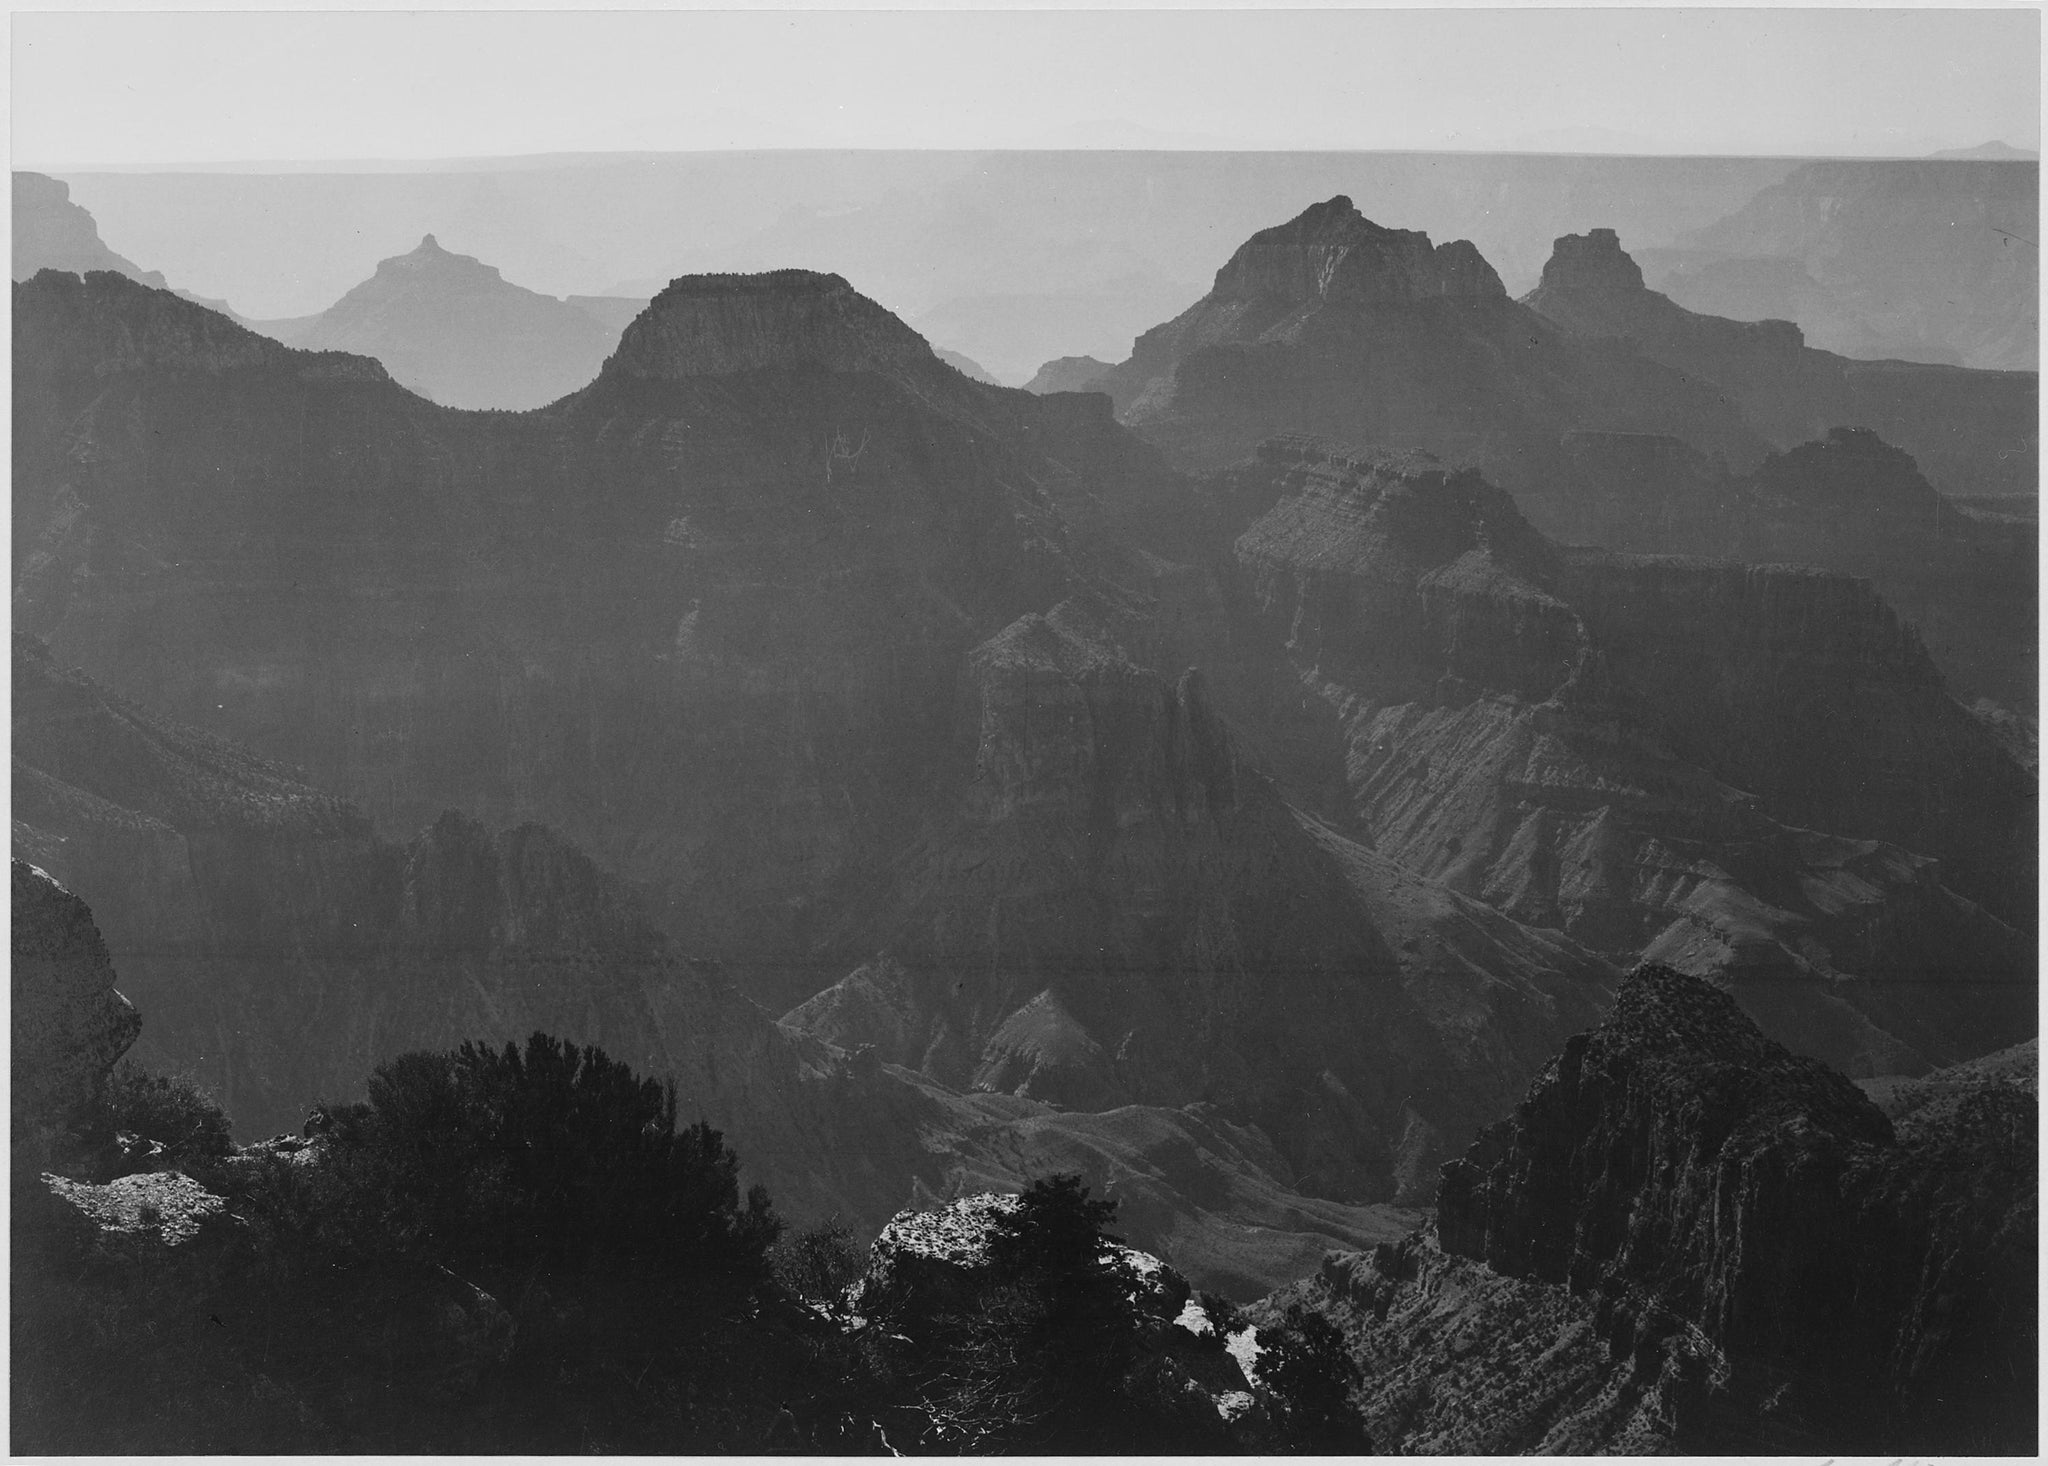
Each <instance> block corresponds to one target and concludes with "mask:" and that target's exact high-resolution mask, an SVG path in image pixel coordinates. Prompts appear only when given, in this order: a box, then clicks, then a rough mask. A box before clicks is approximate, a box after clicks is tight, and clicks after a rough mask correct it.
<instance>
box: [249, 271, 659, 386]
mask: <svg viewBox="0 0 2048 1466" xmlns="http://www.w3.org/2000/svg"><path fill="white" fill-rule="evenodd" d="M290 325H291V330H290V332H289V339H290V342H291V344H292V345H293V346H297V347H302V348H305V349H307V350H312V351H346V352H351V353H354V354H356V355H359V356H367V357H373V358H375V359H376V360H377V361H379V362H381V363H383V365H384V368H385V369H386V370H387V371H389V372H390V373H391V376H392V379H393V380H394V381H396V382H397V383H398V384H399V385H400V386H403V387H406V388H408V389H410V390H411V391H414V392H417V393H419V394H420V395H421V396H422V397H425V398H427V399H428V400H429V401H431V402H438V403H440V404H442V405H443V406H446V407H464V408H500V409H505V410H510V411H519V410H523V409H525V408H531V407H540V406H543V405H545V404H547V403H549V402H553V401H555V400H557V399H558V398H562V397H566V396H568V395H569V394H570V393H571V392H574V391H575V390H576V389H578V388H579V387H584V386H587V385H588V384H589V383H590V381H591V379H592V378H593V377H595V376H596V375H597V371H598V368H599V367H600V366H601V365H603V363H604V359H605V357H606V356H607V355H608V354H609V353H610V352H611V350H612V348H613V347H614V346H615V345H616V344H617V343H618V339H619V333H618V329H617V328H616V327H610V326H607V325H606V324H605V323H604V322H602V321H600V320H599V319H597V317H596V316H594V315H593V314H592V313H591V312H590V311H589V310H587V309H584V308H581V307H578V306H576V305H574V304H572V303H569V302H566V301H561V300H557V299H555V298H554V297H553V296H550V295H541V294H539V293H537V292H535V291H531V290H526V289H523V288H522V287H520V286H517V285H514V284H512V283H511V282H510V281H508V280H506V279H505V278H504V277H503V276H502V275H501V274H500V273H499V272H498V270H497V269H496V267H494V266H491V265H487V264H484V263H483V262H482V261H481V260H478V259H475V258H472V257H471V256H469V255H462V254H454V253H451V252H450V251H448V250H445V249H443V248H442V247H441V245H440V243H439V241H437V240H436V239H435V238H434V236H433V235H431V234H429V235H427V236H426V237H425V238H424V239H422V240H421V241H420V243H419V247H418V248H416V249H414V250H412V251H411V252H410V253H408V254H402V255H394V256H393V257H392V258H390V259H388V260H382V261H380V262H379V263H378V265H377V271H376V273H375V274H374V275H372V276H371V277H370V278H369V279H368V280H365V281H364V282H363V283H362V284H360V285H358V286H356V287H355V288H354V289H353V290H351V291H349V292H348V293H347V294H346V295H344V296H342V297H341V299H340V300H337V301H336V302H335V303H334V304H333V305H331V306H329V307H328V308H327V309H326V310H325V311H323V312H321V313H320V314H319V315H317V316H314V317H312V318H311V319H310V320H304V321H295V322H292V323H290Z"/></svg>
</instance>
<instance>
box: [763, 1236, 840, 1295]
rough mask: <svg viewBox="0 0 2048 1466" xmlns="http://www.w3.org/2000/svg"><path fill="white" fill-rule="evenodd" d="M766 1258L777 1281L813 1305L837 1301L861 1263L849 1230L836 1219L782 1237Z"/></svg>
mask: <svg viewBox="0 0 2048 1466" xmlns="http://www.w3.org/2000/svg"><path fill="white" fill-rule="evenodd" d="M769 1259H770V1262H771V1263H772V1265H773V1267H774V1269H775V1279H776V1281H777V1282H779V1283H781V1284H782V1286H783V1287H785V1288H787V1289H788V1290H789V1291H790V1292H791V1293H793V1294H795V1295H796V1296H797V1297H799V1298H804V1299H808V1300H810V1301H811V1302H813V1303H830V1302H833V1301H835V1300H837V1299H838V1298H839V1297H840V1295H841V1294H843V1293H845V1291H846V1290H847V1288H849V1287H850V1286H852V1284H853V1280H854V1279H855V1278H857V1277H859V1276H860V1272H861V1262H862V1258H861V1250H860V1248H859V1247H858V1246H856V1245H855V1243H854V1240H853V1232H852V1230H851V1229H849V1228H848V1227H847V1226H846V1225H845V1223H843V1222H841V1221H840V1220H839V1219H838V1218H837V1217H833V1218H832V1219H830V1220H829V1221H825V1222H820V1223H819V1224H818V1225H817V1226H815V1227H805V1228H804V1229H803V1230H802V1231H800V1232H795V1233H792V1234H791V1235H790V1236H788V1237H785V1238H783V1240H782V1241H780V1242H778V1243H776V1245H775V1248H774V1251H773V1252H771V1253H770V1254H769Z"/></svg>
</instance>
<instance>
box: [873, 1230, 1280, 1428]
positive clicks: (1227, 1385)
mask: <svg viewBox="0 0 2048 1466" xmlns="http://www.w3.org/2000/svg"><path fill="white" fill-rule="evenodd" d="M1016 1209H1017V1198H1016V1197H1014V1196H1008V1195H1000V1194H988V1193H984V1194H981V1195H976V1196H967V1197H962V1198H960V1199H959V1200H957V1201H954V1202H952V1203H950V1204H949V1205H947V1206H944V1207H940V1208H935V1209H933V1210H930V1211H907V1212H903V1213H900V1214H899V1215H898V1216H896V1217H895V1218H894V1219H893V1220H892V1221H891V1222H890V1223H889V1225H888V1226H886V1227H884V1228H883V1229H882V1232H881V1235H880V1236H878V1237H877V1238H876V1239H875V1242H874V1245H873V1247H871V1248H870V1249H869V1252H868V1262H867V1267H866V1269H865V1270H864V1271H863V1272H862V1274H861V1276H860V1277H859V1278H858V1279H856V1280H855V1282H854V1283H853V1285H852V1287H851V1288H850V1289H849V1291H848V1293H847V1298H846V1308H847V1309H848V1311H849V1313H850V1315H851V1319H852V1322H853V1326H854V1327H855V1328H856V1329H876V1330H879V1331H883V1332H886V1333H887V1334H889V1335H891V1336H893V1337H894V1338H896V1339H898V1340H900V1341H903V1342H905V1343H908V1344H910V1345H911V1346H912V1347H916V1346H917V1345H918V1344H919V1343H920V1342H921V1341H922V1340H923V1338H924V1337H925V1336H926V1335H927V1334H928V1333H929V1332H930V1330H931V1329H932V1326H933V1324H934V1323H936V1322H937V1321H938V1320H939V1319H940V1318H941V1317H942V1316H944V1315H948V1314H963V1313H966V1314H971V1313H973V1312H976V1311H978V1310H979V1309H980V1308H982V1307H984V1306H986V1304H987V1302H988V1299H989V1295H990V1294H991V1292H992V1291H993V1289H994V1287H995V1283H996V1278H995V1270H994V1269H993V1267H992V1266H991V1261H990V1255H989V1253H990V1243H991V1240H992V1238H993V1236H994V1233H995V1230H996V1226H997V1223H998V1222H999V1221H1000V1220H1001V1219H1003V1218H1005V1217H1008V1216H1010V1215H1011V1214H1013V1213H1014V1212H1015V1211H1016ZM1099 1261H1100V1266H1101V1267H1102V1269H1103V1270H1104V1272H1105V1273H1106V1274H1107V1275H1109V1276H1111V1277H1113V1278H1115V1279H1116V1282H1117V1286H1118V1290H1119V1292H1120V1294H1121V1298H1120V1303H1121V1307H1122V1308H1123V1309H1124V1310H1125V1311H1126V1314H1127V1317H1128V1321H1129V1323H1130V1324H1131V1325H1133V1326H1134V1327H1135V1330H1136V1333H1137V1338H1138V1350H1137V1354H1138V1357H1137V1358H1136V1359H1135V1360H1134V1361H1133V1362H1132V1363H1131V1365H1130V1369H1129V1375H1128V1378H1127V1379H1125V1380H1124V1381H1123V1382H1122V1385H1123V1388H1124V1389H1125V1390H1126V1391H1127V1392H1128V1393H1129V1395H1130V1396H1131V1397H1132V1399H1133V1400H1134V1401H1141V1402H1142V1403H1143V1405H1144V1406H1145V1407H1147V1408H1150V1409H1152V1410H1155V1411H1159V1412H1161V1414H1162V1415H1163V1417H1164V1418H1165V1419H1169V1420H1171V1421H1172V1422H1173V1424H1174V1426H1175V1427H1176V1428H1177V1429H1178V1430H1179V1431H1180V1433H1181V1434H1182V1435H1183V1437H1184V1438H1185V1440H1186V1442H1187V1445H1186V1447H1185V1448H1188V1449H1200V1448H1201V1446H1204V1445H1205V1446H1206V1447H1207V1448H1208V1449H1209V1450H1212V1451H1228V1452H1237V1451H1245V1450H1253V1451H1271V1450H1274V1449H1276V1448H1284V1447H1285V1446H1286V1445H1288V1444H1289V1443H1291V1442H1292V1441H1294V1440H1295V1437H1293V1436H1292V1435H1291V1433H1290V1431H1289V1429H1288V1424H1287V1416H1286V1409H1285V1406H1284V1405H1283V1404H1281V1403H1280V1402H1279V1401H1277V1400H1276V1399H1275V1398H1274V1394H1273V1391H1272V1390H1271V1389H1270V1388H1269V1387H1268V1386H1267V1385H1266V1384H1265V1383H1264V1382H1263V1381H1262V1380H1261V1379H1260V1375H1259V1370H1258V1366H1257V1360H1258V1358H1259V1355H1260V1353H1261V1347H1260V1340H1259V1331H1258V1329H1257V1328H1256V1327H1244V1328H1240V1329H1238V1330H1236V1331H1235V1332H1234V1333H1233V1332H1226V1329H1225V1328H1222V1327H1218V1324H1217V1322H1216V1321H1215V1320H1213V1319H1212V1318H1211V1316H1210V1314H1209V1311H1208V1309H1207V1308H1205V1306H1204V1304H1203V1301H1202V1299H1201V1298H1200V1297H1198V1296H1197V1295H1196V1294H1195V1291H1194V1289H1193V1288H1191V1287H1190V1286H1189V1283H1188V1280H1187V1279H1186V1278H1184V1277H1183V1276H1181V1274H1180V1273H1179V1272H1177V1271H1176V1270H1175V1269H1173V1268H1171V1267H1169V1266H1167V1265H1166V1264H1164V1263H1163V1262H1161V1261H1160V1260H1159V1259H1158V1258H1157V1257H1154V1256H1152V1255H1151V1254H1150V1253H1146V1252H1141V1251H1139V1250H1137V1249H1136V1248H1132V1247H1128V1246H1124V1245H1122V1244H1120V1243H1114V1242H1110V1243H1105V1244H1104V1246H1103V1248H1102V1251H1101V1253H1100V1254H1099ZM941 1347H943V1346H941Z"/></svg>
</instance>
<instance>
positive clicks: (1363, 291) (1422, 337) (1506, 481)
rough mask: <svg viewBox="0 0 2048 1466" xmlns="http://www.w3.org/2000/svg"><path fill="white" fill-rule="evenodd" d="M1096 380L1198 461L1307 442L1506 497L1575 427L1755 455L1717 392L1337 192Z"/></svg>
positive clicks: (1539, 476)
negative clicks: (1362, 449)
mask: <svg viewBox="0 0 2048 1466" xmlns="http://www.w3.org/2000/svg"><path fill="white" fill-rule="evenodd" d="M1101 386H1102V388H1103V389H1105V390H1107V391H1109V392H1110V394H1111V395H1112V396H1113V397H1114V398H1115V400H1116V403H1117V407H1118V411H1119V414H1120V415H1121V416H1122V417H1123V419H1124V420H1125V421H1126V422H1128V423H1130V424H1131V425H1132V426H1133V427H1135V428H1137V429H1138V431H1139V432H1141V433H1142V434H1144V435H1145V436H1146V437H1147V438H1149V439H1151V440H1152V441H1153V442H1155V443H1157V444H1159V445H1160V447H1161V448H1162V450H1163V451H1165V452H1166V453H1167V454H1168V456H1169V457H1170V458H1172V459H1174V460H1176V461H1178V462H1180V463H1182V464H1184V465H1186V466H1190V467H1197V468H1213V467H1218V466H1221V465H1223V464H1226V463H1229V462H1231V461H1232V460H1234V459H1236V458H1237V457H1239V456H1240V455H1242V454H1243V453H1245V452H1246V451H1248V450H1249V449H1250V448H1251V447H1253V446H1254V445H1255V444H1256V443H1258V442H1259V441H1260V440H1261V439H1264V438H1267V437H1270V436H1272V435H1274V434H1276V433H1317V434H1324V435H1328V436H1331V437H1335V438H1340V439H1346V440H1349V441H1353V442H1365V443H1380V444H1385V445H1387V446H1389V447H1391V448H1421V449H1426V450H1428V451H1429V452H1432V453H1435V454H1438V455H1440V456H1443V457H1446V458H1450V459H1453V460H1457V461H1462V462H1472V463H1477V464H1479V465H1480V466H1482V467H1483V468H1484V469H1485V470H1486V471H1487V473H1488V474H1489V475H1490V476H1492V477H1493V478H1495V479H1496V481H1498V482H1500V483H1502V484H1503V485H1505V486H1506V487H1508V488H1510V489H1512V490H1514V491H1516V492H1518V493H1522V492H1534V491H1537V490H1539V489H1541V488H1542V487H1543V486H1544V485H1545V484H1546V483H1548V482H1549V481H1550V479H1551V478H1552V477H1553V476H1554V475H1555V472H1556V469H1557V462H1556V460H1557V440H1558V438H1559V436H1560V434H1562V433H1563V432H1565V431H1567V430H1570V429H1575V428H1595V429H1604V430H1610V431H1664V432H1676V433H1678V434H1679V435H1680V436H1682V437H1684V438H1685V439H1686V440H1687V441H1688V442H1693V443H1696V444H1699V445H1701V446H1703V447H1707V448H1710V449H1712V450H1714V451H1717V452H1721V453H1724V454H1726V455H1728V456H1730V457H1731V458H1736V459H1741V460H1744V461H1751V460H1753V459H1754V458H1756V457H1758V456H1760V455H1761V453H1762V451H1763V446H1764V445H1763V444H1762V442H1761V441H1759V439H1758V438H1757V437H1756V435H1755V433H1754V431H1753V429H1752V428H1751V427H1750V426H1749V424H1747V423H1745V422H1744V421H1742V419H1741V417H1740V414H1739V413H1738V412H1736V411H1735V410H1734V409H1733V408H1732V407H1731V406H1730V405H1729V403H1727V402H1726V401H1725V400H1724V399H1723V397H1722V396H1721V394H1719V393H1717V392H1715V391H1713V390H1711V389H1709V388H1707V387H1704V386H1703V385H1701V384H1699V383H1697V382H1694V381H1691V380H1689V379H1687V378H1686V377H1685V376H1683V375H1682V374H1680V373H1678V372H1675V371H1670V370H1667V369H1665V368H1663V367H1661V366H1659V365H1656V364H1654V363H1647V362H1644V361H1643V360H1642V359H1641V358H1639V357H1637V356H1636V355H1635V354H1634V353H1633V352H1630V351H1628V350H1626V349H1617V347H1616V346H1615V345H1614V344H1613V343H1610V342H1602V341H1599V340H1595V339H1591V338H1585V337H1579V336H1575V335H1573V334H1571V333H1569V332H1565V331H1560V330H1558V329H1557V328H1556V327H1554V326H1553V325H1552V324H1551V323H1550V322H1549V321H1548V320H1546V319H1545V318H1544V317H1542V316H1541V315H1539V314H1538V313H1536V312H1535V311H1532V310H1530V309H1528V308H1527V307H1526V306H1523V305H1520V304H1517V303H1516V302H1514V301H1512V300H1510V299H1508V297H1507V294H1506V291H1505V290H1504V289H1503V288H1502V286H1501V283H1500V278H1499V276H1497V275H1496V274H1495V273H1494V271H1493V269H1492V267H1491V266H1490V265H1488V264H1487V263H1486V261H1485V260H1484V259H1483V258H1481V256H1480V255H1479V253H1478V251H1477V250H1476V249H1474V248H1473V246H1472V245H1471V244H1470V243H1469V242H1466V241H1462V240H1460V241H1454V242H1452V243H1449V244H1444V245H1432V244H1431V243H1430V241H1429V239H1428V237H1427V236H1425V235H1422V234H1418V233H1414V232H1412V231H1407V230H1395V229H1386V228H1383V227H1381V226H1380V225H1378V224H1375V223H1373V222H1372V221H1371V220H1369V219H1367V218H1365V217H1364V216H1363V215H1361V214H1360V213H1359V212H1358V210H1357V209H1356V208H1355V207H1353V205H1352V203H1351V201H1350V200H1349V199H1348V198H1344V197H1342V196H1339V197H1337V198H1333V199H1330V200H1328V201H1327V202H1325V203H1321V204H1317V205H1315V206H1313V207H1312V208H1310V209H1308V210H1306V211H1305V212H1303V213H1302V214H1301V215H1299V216H1298V217H1296V218H1295V219H1293V220H1290V221H1289V222H1288V223H1286V224H1283V225H1279V226H1277V227H1275V228H1272V229H1268V230H1264V231H1261V232H1260V233H1258V234H1256V235H1254V236H1253V237H1252V238H1251V239H1250V240H1249V241H1247V242H1246V243H1245V244H1244V245H1243V246H1242V247H1241V248H1240V249H1239V250H1238V252H1237V253H1236V254H1235V255H1233V256H1232V258H1231V260H1230V261H1229V262H1228V263H1226V264H1225V265H1224V267H1223V268H1222V269H1221V270H1219V271H1218V272H1217V275H1216V282H1215V285H1214V287H1213V288H1212V289H1211V290H1210V292H1209V294H1208V295H1207V296H1205V297H1203V299H1202V300H1200V301H1198V302H1196V304H1195V305H1194V306H1192V307H1190V308H1189V309H1188V310H1187V311H1186V312H1184V313H1183V314H1181V315H1180V316H1178V317H1177V318H1175V319H1174V320H1172V321H1169V322H1167V323H1166V324H1164V325H1161V326H1158V327H1155V328H1154V329H1153V330H1151V331H1148V332H1146V333H1145V334H1144V335H1142V336H1140V337H1139V338H1138V340H1137V342H1136V344H1135V345H1134V346H1133V347H1132V351H1131V357H1130V360H1128V361H1126V362H1124V363H1123V364H1122V365H1120V366H1118V367H1117V368H1115V370H1114V371H1112V372H1111V373H1110V374H1109V375H1108V376H1107V377H1105V378H1104V379H1103V380H1102V382H1101Z"/></svg>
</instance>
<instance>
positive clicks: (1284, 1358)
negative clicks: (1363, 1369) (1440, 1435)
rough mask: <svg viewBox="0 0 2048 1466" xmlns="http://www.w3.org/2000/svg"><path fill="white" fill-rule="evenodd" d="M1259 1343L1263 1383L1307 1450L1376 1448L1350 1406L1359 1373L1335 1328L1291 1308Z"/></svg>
mask: <svg viewBox="0 0 2048 1466" xmlns="http://www.w3.org/2000/svg"><path fill="white" fill-rule="evenodd" d="M1259 1342H1260V1344H1261V1346H1262V1347H1263V1350H1264V1353H1263V1355H1262V1357H1261V1358H1260V1360H1259V1376H1260V1379H1261V1380H1262V1382H1263V1383H1264V1384H1265V1385H1266V1386H1267V1388H1269V1389H1270V1390H1272V1392H1273V1394H1274V1396H1275V1397H1276V1398H1277V1399H1278V1400H1279V1401H1280V1403H1281V1405H1282V1407H1283V1408H1284V1409H1285V1410H1286V1411H1287V1415H1288V1420H1289V1422H1290V1423H1291V1424H1292V1425H1293V1426H1294V1427H1295V1430H1296V1433H1297V1435H1298V1437H1299V1439H1300V1440H1301V1442H1302V1444H1303V1446H1304V1448H1305V1449H1307V1450H1309V1451H1312V1452H1314V1453H1316V1454H1319V1455H1338V1454H1357V1453H1361V1452H1365V1451H1368V1450H1370V1449H1371V1445H1370V1443H1369V1441H1368V1440H1367V1437H1366V1433H1365V1427H1364V1426H1363V1425H1362V1424H1361V1423H1360V1421H1359V1418H1358V1412H1357V1411H1356V1410H1355V1409H1353V1408H1352V1404H1351V1395H1352V1392H1353V1391H1354V1390H1356V1389H1357V1388H1358V1384H1359V1380H1360V1378H1361V1376H1360V1372H1359V1368H1358V1365H1357V1363H1356V1362H1355V1361H1354V1360H1353V1359H1352V1358H1351V1354H1350V1351H1349V1350H1347V1349H1346V1348H1345V1347H1344V1336H1343V1334H1342V1333H1340V1332H1339V1331H1338V1329H1337V1326H1336V1325H1335V1324H1333V1323H1331V1322H1330V1321H1329V1319H1327V1318H1325V1317H1324V1316H1323V1315H1322V1314H1320V1313H1318V1312H1316V1311H1315V1310H1314V1309H1310V1308H1305V1307H1303V1306H1302V1305H1301V1304H1299V1303H1292V1304H1289V1305H1288V1308H1287V1312H1286V1313H1285V1314H1283V1315H1282V1316H1281V1320H1280V1323H1279V1324H1278V1326H1276V1327H1268V1328H1262V1329H1260V1331H1259Z"/></svg>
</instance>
